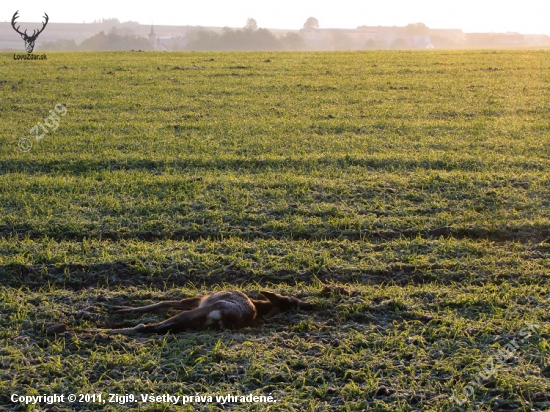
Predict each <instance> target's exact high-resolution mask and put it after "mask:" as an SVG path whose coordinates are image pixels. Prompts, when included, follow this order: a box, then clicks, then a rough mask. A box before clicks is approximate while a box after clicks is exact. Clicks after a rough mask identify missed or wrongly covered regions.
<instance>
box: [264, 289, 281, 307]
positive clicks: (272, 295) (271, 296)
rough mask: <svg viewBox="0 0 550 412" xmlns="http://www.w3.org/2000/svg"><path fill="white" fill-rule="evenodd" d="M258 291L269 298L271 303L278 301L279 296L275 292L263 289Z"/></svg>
mask: <svg viewBox="0 0 550 412" xmlns="http://www.w3.org/2000/svg"><path fill="white" fill-rule="evenodd" d="M260 293H261V294H262V295H264V296H265V297H266V298H267V300H269V301H270V302H271V303H273V304H276V303H278V301H279V296H278V295H277V294H276V293H273V292H267V291H265V290H262V291H260Z"/></svg>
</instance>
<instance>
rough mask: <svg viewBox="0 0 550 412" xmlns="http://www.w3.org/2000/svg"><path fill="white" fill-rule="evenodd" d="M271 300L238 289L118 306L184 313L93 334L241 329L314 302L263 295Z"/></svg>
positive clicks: (125, 310) (125, 309) (124, 310)
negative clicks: (177, 310) (253, 297)
mask: <svg viewBox="0 0 550 412" xmlns="http://www.w3.org/2000/svg"><path fill="white" fill-rule="evenodd" d="M260 293H261V294H262V295H263V296H265V297H266V298H267V300H256V299H250V298H249V297H248V296H246V295H245V294H244V293H242V292H239V291H236V290H226V291H223V292H216V293H212V294H210V295H206V296H202V297H196V298H186V299H182V300H179V301H164V302H159V303H155V304H153V305H149V306H143V307H140V308H128V307H118V311H117V312H119V313H130V312H134V313H145V312H153V311H158V310H167V309H181V310H184V312H182V313H180V314H179V315H176V316H172V317H171V318H168V319H166V320H165V321H163V322H158V323H152V324H149V325H144V324H140V325H137V326H134V327H133V328H123V329H93V330H89V332H104V333H123V334H130V333H134V332H138V333H166V332H174V333H178V332H183V331H188V330H201V329H220V330H223V329H240V328H244V327H247V326H250V325H251V324H252V322H253V321H254V320H255V319H257V318H259V317H266V318H270V317H273V316H275V315H277V314H279V313H281V312H286V311H288V310H290V309H304V310H309V309H312V308H313V305H311V304H310V303H307V302H304V301H302V300H300V299H298V298H294V297H290V296H283V295H279V294H277V293H272V292H266V291H262V292H260Z"/></svg>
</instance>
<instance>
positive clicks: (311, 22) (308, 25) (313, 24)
mask: <svg viewBox="0 0 550 412" xmlns="http://www.w3.org/2000/svg"><path fill="white" fill-rule="evenodd" d="M318 28H319V20H317V19H316V18H315V17H309V18H308V19H307V20H306V22H305V23H304V29H318Z"/></svg>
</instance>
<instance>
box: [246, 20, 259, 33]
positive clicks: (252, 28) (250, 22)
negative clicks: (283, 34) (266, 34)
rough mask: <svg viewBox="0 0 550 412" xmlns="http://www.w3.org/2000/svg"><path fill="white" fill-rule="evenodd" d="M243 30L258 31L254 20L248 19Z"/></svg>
mask: <svg viewBox="0 0 550 412" xmlns="http://www.w3.org/2000/svg"><path fill="white" fill-rule="evenodd" d="M244 28H245V30H250V31H256V30H258V23H256V20H254V19H253V18H251V17H249V18H248V20H247V21H246V25H245V26H244Z"/></svg>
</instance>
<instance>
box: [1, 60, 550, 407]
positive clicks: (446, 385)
mask: <svg viewBox="0 0 550 412" xmlns="http://www.w3.org/2000/svg"><path fill="white" fill-rule="evenodd" d="M0 57H1V58H0V96H1V97H2V98H1V99H0V120H1V129H0V142H1V145H0V411H1V410H3V408H5V410H10V411H11V410H20V411H31V410H34V409H35V408H36V409H38V410H41V411H42V410H47V411H72V410H78V411H81V410H82V411H84V410H86V411H88V410H98V411H99V410H101V411H121V410H136V409H138V407H139V410H141V411H187V410H190V411H191V410H205V411H210V410H258V411H260V410H262V411H263V410H270V411H347V410H349V411H352V410H354V411H355V410H373V411H414V410H418V411H420V410H422V411H441V410H450V411H459V410H464V411H470V410H472V411H473V410H477V411H517V410H519V411H544V410H550V395H549V394H550V343H549V336H550V335H549V334H550V315H549V313H550V290H549V284H550V282H549V275H550V261H549V260H548V258H549V256H550V220H549V218H550V189H549V187H550V174H549V173H548V168H549V167H550V119H549V117H550V52H548V51H498V52H496V51H468V52H460V51H454V52H448V51H430V52H424V51H422V52H397V51H392V52H353V53H352V52H334V53H274V52H272V53H149V52H147V53H138V52H125V53H72V54H71V53H50V54H48V59H47V60H45V61H15V60H13V57H12V55H11V54H6V53H0ZM60 108H64V110H66V112H65V113H64V114H63V115H61V113H60V110H59V109H60ZM52 113H53V114H52ZM54 114H57V117H58V118H59V119H57V120H55V121H53V120H52V119H53V118H55V116H54ZM49 116H50V120H48V119H47V118H48V117H49ZM45 121H46V124H49V125H50V126H47V125H45V126H44V128H42V126H41V125H44V124H45ZM54 123H55V124H58V126H57V127H56V126H55V125H53V124H54ZM52 125H53V126H52ZM35 126H38V127H36V129H35V130H41V132H40V133H43V131H44V130H45V131H46V132H47V133H45V132H44V135H43V137H42V138H41V139H40V140H39V141H36V139H35V136H34V135H31V134H29V131H30V130H31V129H33V128H34V127H35ZM53 129H56V130H53ZM33 133H34V132H33ZM25 139H27V140H25ZM31 145H32V146H31ZM327 285H328V287H327ZM227 288H233V289H238V290H243V291H245V292H246V293H248V294H249V295H251V296H257V295H258V292H259V290H260V289H262V288H267V289H269V290H273V291H276V292H280V293H285V294H289V295H295V296H299V297H300V298H302V299H303V300H306V301H308V302H311V303H314V304H315V305H316V307H317V310H316V311H314V312H312V313H304V312H296V313H291V314H290V315H288V316H279V317H276V318H274V319H271V320H269V321H266V322H265V323H260V324H258V325H257V326H255V327H253V328H248V329H244V330H242V331H224V332H216V331H207V332H200V333H181V334H177V335H166V336H164V335H163V336H159V335H149V336H146V335H139V334H136V335H135V336H107V335H101V334H100V335H93V334H90V333H86V332H83V329H85V328H90V327H111V326H118V325H122V326H128V325H134V324H137V323H138V322H141V321H145V322H150V321H154V320H158V319H162V316H158V315H150V316H142V317H139V316H134V317H131V318H122V317H121V316H120V315H116V314H115V313H113V311H112V310H111V309H110V306H114V305H132V306H140V305H145V304H150V303H153V302H155V301H158V300H161V299H167V298H170V299H178V298H182V297H185V296H192V295H196V294H203V293H209V292H211V291H214V290H222V289H227ZM49 322H63V323H65V324H66V325H67V326H68V327H69V328H70V331H69V332H66V333H63V334H59V335H57V336H50V335H48V334H46V328H47V326H46V325H47V323H49ZM71 393H72V394H102V396H103V398H102V399H103V400H106V402H105V403H102V402H93V401H91V400H89V401H87V402H86V401H84V402H82V403H79V402H73V403H71V402H69V401H65V402H64V403H56V404H55V408H53V409H52V406H51V405H47V404H46V403H44V402H42V403H40V404H38V405H32V404H29V405H24V404H22V403H21V402H16V403H13V402H12V399H11V396H12V395H13V394H17V395H19V396H31V395H35V396H36V395H43V394H46V395H51V394H65V395H66V396H67V395H68V394H71ZM110 393H112V394H119V395H128V396H130V395H135V396H136V398H140V394H145V395H149V394H154V395H158V396H160V395H163V394H169V395H180V396H195V395H201V396H212V397H213V402H212V403H208V402H195V401H191V402H190V403H188V404H186V405H183V404H182V403H181V401H180V402H179V404H178V405H172V404H170V403H162V402H160V403H151V402H145V403H132V402H128V403H124V402H125V401H128V400H129V399H130V398H129V397H128V398H122V399H119V401H118V402H108V401H109V396H108V395H109V394H110ZM216 395H239V396H240V395H244V396H246V395H258V396H259V395H263V396H269V395H270V396H272V397H273V398H274V400H276V402H270V403H247V402H246V401H245V402H235V403H231V404H230V403H226V404H224V405H222V404H221V403H220V402H216V399H215V396H216ZM453 396H454V399H453Z"/></svg>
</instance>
